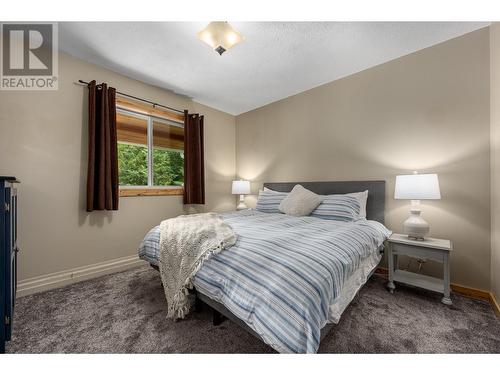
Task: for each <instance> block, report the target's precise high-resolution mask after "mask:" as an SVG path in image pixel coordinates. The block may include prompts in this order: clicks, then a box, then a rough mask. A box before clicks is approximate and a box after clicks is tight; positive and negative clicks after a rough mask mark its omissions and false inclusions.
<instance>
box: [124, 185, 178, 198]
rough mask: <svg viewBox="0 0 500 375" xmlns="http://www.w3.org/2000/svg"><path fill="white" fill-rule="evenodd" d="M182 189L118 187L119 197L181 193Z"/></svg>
mask: <svg viewBox="0 0 500 375" xmlns="http://www.w3.org/2000/svg"><path fill="white" fill-rule="evenodd" d="M183 194H184V189H183V188H181V187H179V188H169V189H161V188H158V189H127V188H124V189H120V197H153V196H154V197H158V196H163V195H183Z"/></svg>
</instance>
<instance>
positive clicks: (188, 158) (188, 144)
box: [184, 111, 205, 204]
mask: <svg viewBox="0 0 500 375" xmlns="http://www.w3.org/2000/svg"><path fill="white" fill-rule="evenodd" d="M184 204H205V160H204V157H203V116H200V115H199V114H192V113H191V114H189V113H188V111H184Z"/></svg>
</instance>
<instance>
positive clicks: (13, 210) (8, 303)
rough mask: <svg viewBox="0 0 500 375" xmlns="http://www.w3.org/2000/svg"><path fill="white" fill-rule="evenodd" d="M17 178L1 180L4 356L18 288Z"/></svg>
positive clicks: (0, 348)
mask: <svg viewBox="0 0 500 375" xmlns="http://www.w3.org/2000/svg"><path fill="white" fill-rule="evenodd" d="M17 182H18V181H17V180H16V178H15V177H7V176H0V319H1V321H0V353H5V342H6V341H9V340H10V339H11V336H12V323H13V316H14V302H15V299H16V288H17V253H18V251H19V249H18V247H17V189H16V187H15V186H16V183H17Z"/></svg>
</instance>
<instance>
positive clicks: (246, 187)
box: [232, 180, 250, 210]
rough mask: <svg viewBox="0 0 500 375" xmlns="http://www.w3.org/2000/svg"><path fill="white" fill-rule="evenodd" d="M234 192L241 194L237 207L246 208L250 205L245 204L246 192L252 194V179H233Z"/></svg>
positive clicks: (238, 208) (239, 208)
mask: <svg viewBox="0 0 500 375" xmlns="http://www.w3.org/2000/svg"><path fill="white" fill-rule="evenodd" d="M232 194H236V195H238V194H239V196H240V203H239V204H238V206H237V207H236V209H237V210H246V209H247V208H248V207H247V205H246V204H245V194H250V181H245V180H239V181H233V188H232Z"/></svg>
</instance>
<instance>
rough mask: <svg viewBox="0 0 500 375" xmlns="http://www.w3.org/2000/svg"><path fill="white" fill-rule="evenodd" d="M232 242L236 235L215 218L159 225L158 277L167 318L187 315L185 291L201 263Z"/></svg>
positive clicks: (208, 215)
mask: <svg viewBox="0 0 500 375" xmlns="http://www.w3.org/2000/svg"><path fill="white" fill-rule="evenodd" d="M235 242H236V234H235V233H234V232H233V230H232V228H231V227H230V226H229V225H228V224H226V223H225V222H224V221H223V220H222V219H221V218H220V217H219V216H218V215H217V214H215V213H206V214H195V215H182V216H179V217H176V218H173V219H168V220H165V221H162V223H161V224H160V275H161V280H162V282H163V288H164V289H165V296H166V298H167V304H168V312H167V318H171V319H174V320H175V319H178V318H181V319H182V318H184V317H185V316H186V314H187V313H188V312H189V309H190V307H191V306H190V303H189V300H188V294H189V291H188V290H189V289H191V288H192V287H193V283H192V281H193V278H194V275H195V274H196V272H198V270H199V269H200V268H201V266H202V265H203V262H204V261H205V260H206V259H208V258H209V257H210V256H211V255H212V254H217V253H219V252H220V251H222V250H224V249H227V248H229V247H231V246H232V245H234V244H235Z"/></svg>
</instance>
